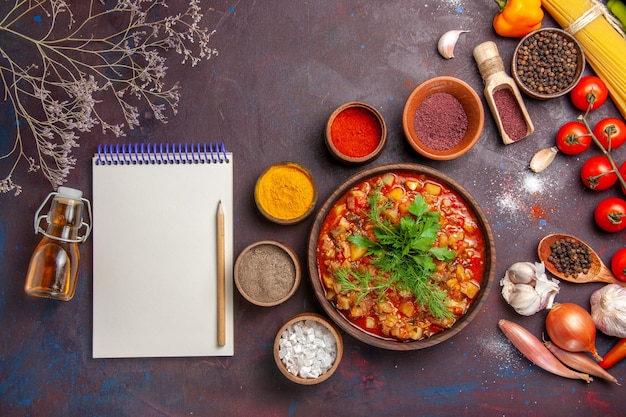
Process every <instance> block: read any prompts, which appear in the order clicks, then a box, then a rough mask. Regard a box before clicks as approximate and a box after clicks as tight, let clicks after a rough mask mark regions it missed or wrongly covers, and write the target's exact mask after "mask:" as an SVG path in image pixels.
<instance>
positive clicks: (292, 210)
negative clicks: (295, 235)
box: [254, 162, 317, 225]
mask: <svg viewBox="0 0 626 417" xmlns="http://www.w3.org/2000/svg"><path fill="white" fill-rule="evenodd" d="M254 201H255V203H256V206H257V208H258V209H259V212H261V214H262V215H263V216H264V217H265V218H266V219H268V220H271V221H273V222H274V223H277V224H281V225H290V224H296V223H299V222H301V221H303V220H304V219H306V218H307V217H308V216H309V215H310V214H311V213H312V212H313V209H314V208H315V204H316V202H317V188H316V186H315V182H314V181H313V176H312V175H311V173H310V172H309V171H308V170H307V169H306V168H304V167H303V166H301V165H299V164H297V163H295V162H282V163H278V164H274V165H272V166H270V167H269V168H267V169H266V170H265V171H263V173H262V174H261V175H260V176H259V178H258V180H257V182H256V186H255V188H254Z"/></svg>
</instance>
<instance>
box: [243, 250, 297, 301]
mask: <svg viewBox="0 0 626 417" xmlns="http://www.w3.org/2000/svg"><path fill="white" fill-rule="evenodd" d="M234 275H235V285H236V286H237V289H238V290H239V293H240V294H241V295H242V296H243V298H245V299H246V300H248V301H249V302H251V303H252V304H255V305H258V306H262V307H271V306H275V305H278V304H280V303H282V302H284V301H286V300H287V299H289V297H291V296H292V295H293V294H294V293H295V292H296V290H297V289H298V286H299V285H300V280H301V266H300V261H299V260H298V257H297V255H296V253H295V252H294V251H293V250H292V249H291V248H289V247H288V246H286V245H284V244H282V243H280V242H277V241H274V240H262V241H259V242H256V243H253V244H251V245H249V246H248V247H246V248H245V249H244V250H243V251H241V253H240V254H239V256H238V257H237V261H236V262H235V271H234Z"/></svg>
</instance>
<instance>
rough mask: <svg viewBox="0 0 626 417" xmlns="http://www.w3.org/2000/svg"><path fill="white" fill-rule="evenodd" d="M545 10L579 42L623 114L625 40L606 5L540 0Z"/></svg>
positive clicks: (590, 1) (588, 1)
mask: <svg viewBox="0 0 626 417" xmlns="http://www.w3.org/2000/svg"><path fill="white" fill-rule="evenodd" d="M541 3H542V5H543V7H544V8H545V9H546V11H547V12H548V13H549V14H550V15H551V16H552V17H553V18H554V19H555V20H556V21H557V23H558V24H559V25H560V26H561V27H562V28H563V29H565V30H566V31H568V32H570V33H571V34H572V35H574V37H576V39H577V40H578V42H579V43H580V44H581V45H582V47H583V50H584V52H585V58H586V59H587V62H588V63H589V65H591V67H592V68H593V70H594V71H595V73H596V74H597V75H598V76H599V77H600V78H601V79H602V80H603V81H604V82H605V83H606V85H607V87H608V89H609V93H610V95H611V98H612V99H613V102H614V103H615V105H616V107H617V108H618V110H619V111H620V113H621V114H622V116H623V117H626V39H625V38H624V33H623V32H622V31H621V29H619V27H618V26H617V25H616V24H615V21H614V19H613V18H612V16H611V15H610V13H609V11H608V10H607V9H606V7H605V6H604V5H603V4H602V3H600V2H599V1H597V0H542V2H541Z"/></svg>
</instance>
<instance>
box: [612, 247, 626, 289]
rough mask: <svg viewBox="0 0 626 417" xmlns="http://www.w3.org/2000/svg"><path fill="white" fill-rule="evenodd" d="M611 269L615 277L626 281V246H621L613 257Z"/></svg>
mask: <svg viewBox="0 0 626 417" xmlns="http://www.w3.org/2000/svg"><path fill="white" fill-rule="evenodd" d="M611 271H612V272H613V275H615V278H617V279H619V280H620V281H625V282H626V248H621V249H620V250H618V251H617V252H615V253H614V254H613V257H612V258H611Z"/></svg>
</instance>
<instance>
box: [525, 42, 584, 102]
mask: <svg viewBox="0 0 626 417" xmlns="http://www.w3.org/2000/svg"><path fill="white" fill-rule="evenodd" d="M577 55H578V49H577V48H576V45H575V43H574V42H572V41H570V40H569V39H568V38H567V37H566V36H565V35H564V34H562V33H559V32H552V31H538V32H536V33H534V34H533V35H531V36H529V37H528V38H527V39H526V40H525V41H523V42H522V43H521V44H520V46H519V48H518V50H517V53H516V57H515V64H516V73H517V76H518V78H519V80H520V82H521V83H522V84H524V86H526V88H527V89H528V90H530V91H533V92H535V93H539V94H556V93H559V92H561V91H564V90H567V89H568V88H569V87H570V86H571V85H572V84H574V83H575V82H576V74H577V69H578V68H577V66H578V59H577Z"/></svg>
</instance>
